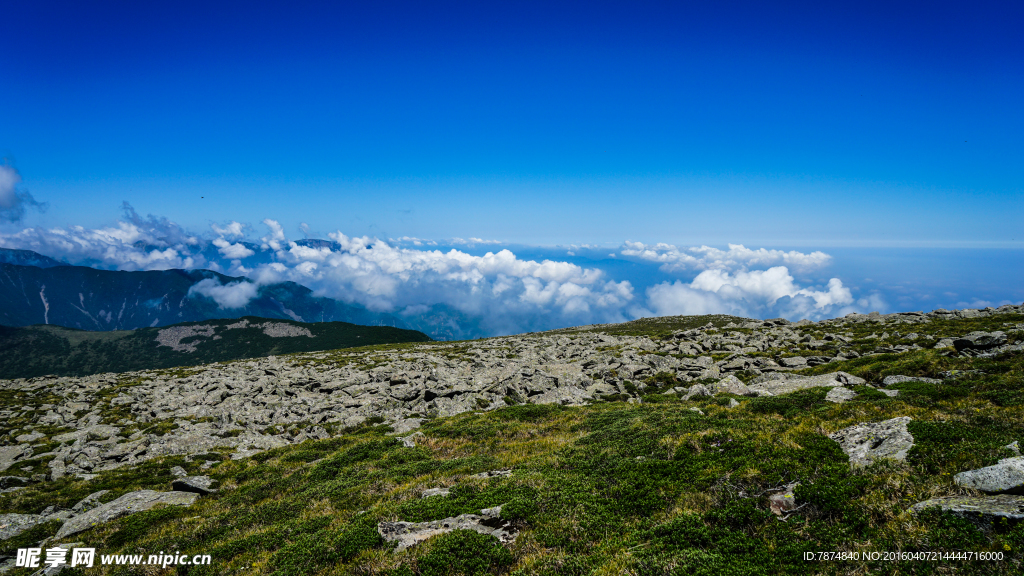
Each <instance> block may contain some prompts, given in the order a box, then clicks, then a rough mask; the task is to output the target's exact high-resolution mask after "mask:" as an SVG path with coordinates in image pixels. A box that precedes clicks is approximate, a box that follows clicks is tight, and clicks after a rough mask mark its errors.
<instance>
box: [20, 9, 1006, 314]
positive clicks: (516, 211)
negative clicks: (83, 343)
mask: <svg viewBox="0 0 1024 576" xmlns="http://www.w3.org/2000/svg"><path fill="white" fill-rule="evenodd" d="M209 4H210V3H189V2H178V3H163V4H159V5H158V4H155V3H139V2H104V3H88V2H63V3H60V2H45V1H43V2H31V3H10V5H8V6H5V8H4V12H5V17H4V18H3V21H2V22H0V48H2V53H3V54H4V71H3V72H2V78H3V80H2V89H0V106H2V109H3V110H4V111H5V114H4V118H3V121H2V122H0V152H2V153H3V154H4V156H6V157H7V158H8V160H7V162H8V169H16V170H17V171H18V174H20V179H21V180H20V183H18V185H17V190H18V192H17V193H15V192H13V191H12V190H14V188H11V190H9V191H8V193H7V197H8V200H7V203H8V204H10V205H12V206H13V205H14V204H12V203H15V202H18V201H17V200H16V199H17V198H22V199H23V200H25V201H26V202H28V200H30V199H34V200H35V201H37V202H40V203H46V204H47V205H48V207H47V210H46V211H45V212H44V211H40V210H38V209H36V208H35V207H34V206H32V205H31V204H30V203H27V204H26V203H25V202H21V203H20V207H21V212H23V216H22V217H20V218H18V219H17V221H13V220H15V218H14V213H13V212H8V216H7V217H6V218H3V219H0V233H4V234H8V235H10V234H16V233H17V232H18V231H20V230H22V229H25V228H32V227H44V228H67V227H70V226H82V227H85V228H87V229H102V228H103V227H108V226H112V225H114V224H115V222H116V221H117V220H118V219H119V218H122V209H121V206H122V202H124V201H127V202H129V203H130V204H131V205H132V206H134V208H135V209H136V210H138V212H139V213H141V214H155V215H157V216H159V217H165V218H168V219H170V220H171V221H173V222H175V223H177V224H179V225H180V226H181V227H183V228H185V229H188V230H193V231H196V233H209V232H208V231H209V226H210V225H211V224H217V225H219V226H223V225H225V224H227V223H228V222H231V221H237V222H241V223H244V224H248V225H249V226H250V228H248V230H249V231H250V232H251V236H252V237H253V238H256V237H258V236H262V235H263V234H264V233H265V230H264V229H263V225H262V224H261V222H262V221H263V220H264V219H266V218H271V219H273V220H275V221H276V222H278V223H280V225H281V226H282V227H283V228H284V230H285V231H286V233H287V236H288V237H289V238H292V239H294V238H301V237H303V236H305V235H311V236H316V237H321V238H323V237H326V235H327V234H328V233H332V232H336V231H341V232H343V233H344V234H346V235H347V236H348V237H361V236H364V235H365V236H370V237H377V238H381V239H386V238H400V237H416V238H423V239H435V240H441V239H452V238H471V237H476V238H481V239H486V240H499V241H502V242H504V243H505V245H508V246H519V247H520V248H518V252H516V254H520V253H523V254H525V253H526V252H528V251H529V249H528V248H527V247H531V246H533V247H537V246H542V247H549V248H551V247H554V246H567V245H571V244H576V245H581V244H590V245H595V246H600V247H601V248H602V253H604V251H605V249H606V248H607V249H609V250H611V251H614V250H615V249H618V248H620V247H622V246H624V242H626V241H633V242H643V243H645V244H652V245H653V244H656V243H659V242H660V243H668V244H672V245H676V246H679V247H684V246H687V247H699V246H701V245H705V244H707V245H711V246H717V247H719V248H722V249H725V248H726V246H727V245H728V244H730V243H733V244H743V245H744V246H746V247H747V248H761V247H764V248H766V249H769V250H774V249H784V250H799V251H801V252H802V253H811V252H813V251H816V250H825V251H829V250H832V252H830V254H831V253H836V254H838V252H835V251H836V250H840V251H842V250H861V252H857V253H858V254H861V255H862V256H858V257H856V258H853V257H851V259H849V262H850V263H849V264H845V263H846V262H847V260H844V259H837V258H833V259H832V261H831V264H829V268H828V270H829V272H828V273H829V274H832V275H835V276H836V277H839V278H841V279H843V280H844V281H845V282H846V283H847V284H851V285H852V284H861V283H863V282H862V281H863V279H864V278H870V277H883V276H886V275H889V276H896V277H898V276H899V272H900V271H901V270H910V269H913V268H914V266H913V263H914V262H932V264H931V265H930V266H931V268H929V270H931V272H929V274H931V275H932V276H934V277H935V278H936V282H940V283H941V282H943V281H949V282H954V281H955V282H957V283H960V284H962V283H963V281H964V280H963V279H961V278H954V276H955V273H954V272H953V269H955V268H956V266H952V267H951V266H949V265H948V263H949V262H968V261H971V260H972V258H973V257H971V256H963V254H966V253H963V252H958V250H961V249H968V248H970V249H985V250H989V251H990V252H987V254H992V255H993V256H991V257H985V258H981V259H980V260H981V261H984V262H990V264H989V266H988V267H987V268H983V269H982V270H979V271H977V273H976V274H975V277H977V278H982V277H984V278H988V277H989V276H991V278H992V280H991V281H988V280H986V281H984V282H983V281H982V280H979V281H978V282H979V283H978V284H977V286H978V288H977V291H978V293H979V294H981V293H982V292H985V295H984V296H978V298H981V299H983V300H987V301H992V300H993V299H994V300H995V301H1000V300H1002V299H1006V298H1017V299H1019V293H1018V292H1013V291H1012V290H1011V288H1010V287H1006V288H1005V289H1002V292H1000V289H999V285H1000V283H1001V282H1002V280H997V278H1002V276H1000V274H1002V273H1003V272H1002V271H1001V270H1002V269H1004V268H1006V266H1008V265H1010V266H1015V265H1016V264H1017V263H1020V262H1021V258H1020V256H1019V254H1020V250H1022V249H1024V236H1022V234H1021V232H1020V230H1021V229H1022V228H1024V227H1022V224H1024V184H1022V183H1024V162H1022V161H1021V159H1022V158H1024V108H1022V107H1021V106H1020V99H1021V94H1024V59H1021V58H1020V55H1021V54H1022V53H1024V26H1022V24H1024V7H1022V6H1021V5H1020V4H1018V3H1010V2H1001V3H984V2H980V3H979V2H975V3H971V4H969V5H968V4H965V3H954V2H927V3H924V2H919V3H918V2H897V3H892V2H887V3H874V4H873V3H867V2H856V3H853V2H850V3H835V2H833V3H820V2H816V3H811V2H805V3H764V2H715V3H707V2H705V3H638V2H615V3H611V2H580V3H558V2H544V3H510V2H466V3H445V2H440V3H401V2H373V3H330V4H328V3H302V2H298V3H289V4H288V5H287V6H285V5H282V4H279V3H278V4H260V3H252V2H245V3H241V2H239V3H215V5H214V6H212V7H211V6H210V5H209ZM0 184H2V183H0ZM6 209H7V208H5V205H4V199H3V198H0V210H6ZM302 224H305V225H306V227H305V228H300V225H302ZM303 230H305V232H304V231H303ZM8 243H10V242H8ZM925 248H927V249H931V250H940V251H941V250H946V251H947V252H943V254H946V255H947V256H944V257H942V258H935V257H932V256H927V255H926V254H932V253H934V252H927V251H925V252H920V251H918V252H914V251H913V250H911V249H925ZM872 250H882V252H877V253H878V254H882V253H884V254H889V255H890V256H885V257H881V256H879V257H877V258H876V257H870V258H869V257H867V256H863V255H864V254H873V253H875V252H871V251H872ZM992 250H995V251H994V252H992ZM561 253H562V251H561V249H558V250H555V249H554V248H551V249H550V250H549V251H548V252H544V254H545V255H546V256H547V257H552V258H553V257H555V256H556V255H558V254H561ZM843 253H844V254H853V253H854V252H843ZM914 254H919V255H921V256H914ZM1000 255H1002V256H1000ZM619 257H620V258H621V257H622V255H621V254H620V255H619ZM562 258H563V259H571V258H572V257H570V256H568V255H563V256H562ZM865 258H866V260H865ZM567 261H568V260H567ZM871 261H875V262H877V267H878V270H877V271H876V273H874V274H871V275H870V276H869V275H868V272H869V271H868V270H865V267H866V266H865V264H864V262H868V263H870V262H871ZM896 261H900V262H903V263H902V264H899V265H896V264H893V262H896ZM853 262H857V263H858V264H856V265H855V264H853ZM847 266H848V267H847ZM973 268H976V267H972V269H973ZM823 269H824V268H823ZM944 270H945V272H943V271H944ZM734 271H735V270H734ZM691 272H692V273H691V274H690V275H689V276H687V277H686V278H685V279H686V280H687V281H690V280H692V276H693V274H694V273H697V270H696V269H694V270H691ZM623 273H624V274H625V273H626V272H623ZM943 274H946V275H945V276H944V275H943ZM978 274H980V276H978ZM986 275H987V276H986ZM1015 278H1018V279H1019V277H1015ZM625 279H628V278H626V277H618V278H616V280H620V281H621V280H625ZM639 281H640V280H639V276H638V277H637V278H634V279H633V282H634V283H636V282H639ZM807 281H808V282H812V281H817V282H818V283H817V284H814V285H815V286H818V287H819V288H821V286H822V284H820V282H821V281H822V279H821V278H819V279H817V280H815V279H812V278H807ZM824 281H827V278H824ZM986 282H987V283H986ZM990 284H991V285H994V286H995V288H992V287H991V286H990ZM983 285H984V286H986V288H984V289H982V286H983ZM1018 285H1019V283H1018ZM1014 290H1015V289H1014ZM962 292H963V290H958V293H962ZM967 292H970V287H969V286H968V287H967ZM1000 294H1001V295H1000ZM964 298H967V297H966V296H964ZM890 300H891V301H892V302H893V304H892V305H895V302H896V300H895V299H893V298H890ZM965 301H970V298H967V299H966V300H965Z"/></svg>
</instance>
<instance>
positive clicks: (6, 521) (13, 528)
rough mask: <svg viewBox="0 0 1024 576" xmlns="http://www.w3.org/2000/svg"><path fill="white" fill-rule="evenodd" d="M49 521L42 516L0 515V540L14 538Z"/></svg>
mask: <svg viewBox="0 0 1024 576" xmlns="http://www.w3.org/2000/svg"><path fill="white" fill-rule="evenodd" d="M48 520H49V519H48V518H47V517H46V516H43V515H42V514H0V540H7V539H9V538H14V537H15V536H17V535H18V534H21V533H22V532H24V531H25V530H28V529H29V528H32V527H33V526H36V525H38V524H43V523H45V522H47V521H48Z"/></svg>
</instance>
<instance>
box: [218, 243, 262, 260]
mask: <svg viewBox="0 0 1024 576" xmlns="http://www.w3.org/2000/svg"><path fill="white" fill-rule="evenodd" d="M213 245H214V246H216V247H217V251H218V252H220V253H221V254H222V255H223V256H224V257H225V258H230V259H232V260H241V259H242V258H248V257H249V256H252V255H254V254H256V252H253V251H252V250H250V249H248V248H246V247H245V244H242V243H241V242H239V243H237V244H232V243H231V242H228V241H227V240H225V239H223V238H217V239H215V240H214V241H213Z"/></svg>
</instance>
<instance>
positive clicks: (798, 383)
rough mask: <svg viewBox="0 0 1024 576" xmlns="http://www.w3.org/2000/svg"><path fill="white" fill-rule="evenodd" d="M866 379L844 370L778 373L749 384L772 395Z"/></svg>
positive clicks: (842, 384)
mask: <svg viewBox="0 0 1024 576" xmlns="http://www.w3.org/2000/svg"><path fill="white" fill-rule="evenodd" d="M865 383H866V380H864V379H863V378H858V377H857V376H854V375H853V374H847V373H846V372H832V373H829V374H822V375H820V376H794V375H791V374H779V375H777V376H775V379H774V380H766V381H762V382H759V383H757V384H751V385H750V389H751V390H753V391H754V392H757V391H765V392H770V393H772V394H774V395H779V394H787V393H789V392H796V391H797V390H806V389H808V388H819V387H822V386H827V387H835V386H859V385H862V384H865Z"/></svg>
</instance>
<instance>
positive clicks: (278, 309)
mask: <svg viewBox="0 0 1024 576" xmlns="http://www.w3.org/2000/svg"><path fill="white" fill-rule="evenodd" d="M296 244H298V245H300V246H307V247H310V248H324V247H327V248H331V249H338V248H339V247H338V245H337V243H335V242H331V241H327V240H309V239H307V240H300V241H297V242H296ZM245 245H246V247H248V248H250V249H253V250H254V251H257V250H258V249H259V248H260V247H259V246H258V245H256V244H251V245H250V244H245ZM153 248H156V247H153ZM210 256H212V254H211V255H210ZM257 256H261V257H262V258H264V259H267V261H269V255H267V254H266V253H265V252H259V253H258V254H257ZM97 265H98V264H97ZM204 281H206V285H203V286H199V287H198V288H199V289H197V285H198V284H200V283H201V282H204ZM235 283H248V284H250V285H252V286H253V288H254V289H255V291H256V293H255V295H254V297H253V298H251V299H250V300H248V302H246V303H245V305H244V306H239V307H234V308H231V307H221V306H220V305H219V304H218V302H217V301H215V300H213V299H212V298H210V297H207V296H204V295H203V294H204V293H208V292H209V291H208V290H202V289H201V288H204V287H205V288H210V287H211V286H213V287H214V288H215V289H217V288H216V287H217V286H218V285H219V286H225V285H230V284H235ZM422 308H423V309H422V310H421V311H419V312H418V313H416V314H408V313H403V314H401V315H398V314H389V313H384V312H374V311H371V310H367V309H366V308H364V307H363V306H361V305H359V304H349V303H345V302H341V301H338V300H334V299H331V298H325V297H318V296H314V295H313V291H312V290H310V289H309V288H307V287H305V286H302V285H300V284H296V283H294V282H280V283H277V284H270V285H265V286H256V285H255V284H252V282H251V281H250V280H249V279H248V278H243V277H232V276H226V275H224V274H220V273H218V272H214V271H211V270H200V269H196V270H181V269H176V268H173V269H169V270H148V271H120V270H107V269H103V268H102V267H99V268H93V267H91V266H78V265H71V264H68V263H66V262H61V261H58V260H55V259H53V258H50V257H48V256H44V255H42V254H39V253H36V252H33V251H31V250H14V249H10V248H0V325H4V326H15V327H16V326H32V325H35V324H50V325H57V326H65V327H68V328H76V329H80V330H134V329H138V328H147V327H157V326H168V325H171V324H177V323H181V322H198V321H202V320H208V319H214V318H241V317H243V316H257V317H261V318H278V319H290V320H295V321H299V322H351V323H353V324H362V325H365V326H391V327H395V328H406V329H411V330H419V331H421V332H424V333H425V334H427V335H429V336H430V337H431V338H434V339H437V340H464V339H471V338H480V337H485V336H489V335H491V334H490V333H488V331H487V330H485V329H483V328H482V327H481V323H480V321H479V320H478V319H474V318H472V317H470V316H469V315H467V314H465V313H463V312H461V311H459V310H457V309H455V308H453V307H451V306H448V305H446V304H434V305H431V306H424V307H422Z"/></svg>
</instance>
